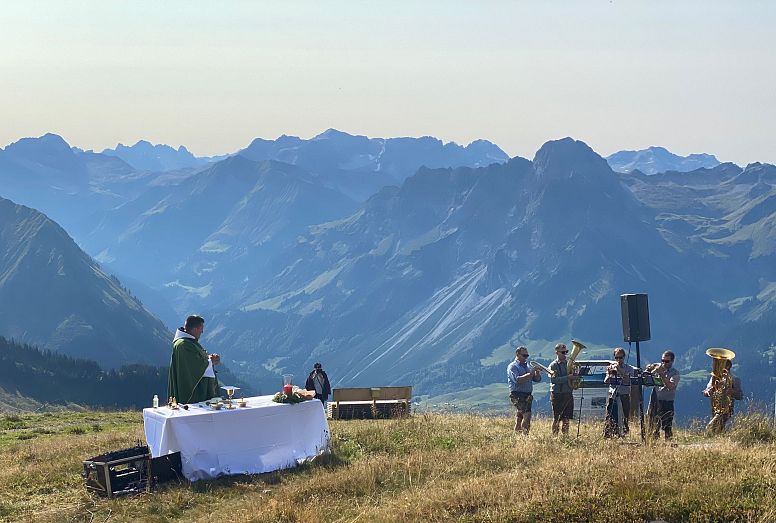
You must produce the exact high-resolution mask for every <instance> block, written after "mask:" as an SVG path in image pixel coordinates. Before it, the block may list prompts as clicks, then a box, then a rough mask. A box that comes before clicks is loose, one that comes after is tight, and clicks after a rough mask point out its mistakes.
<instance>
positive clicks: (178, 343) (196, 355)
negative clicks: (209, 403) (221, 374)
mask: <svg viewBox="0 0 776 523" xmlns="http://www.w3.org/2000/svg"><path fill="white" fill-rule="evenodd" d="M203 332H205V319H204V318H203V317H202V316H197V315H196V314H192V315H191V316H189V317H188V318H186V323H185V324H184V325H183V327H178V330H177V331H175V337H174V338H173V340H172V357H171V358H170V371H169V374H168V377H167V395H168V397H174V398H175V400H176V401H177V402H178V403H198V402H200V401H205V400H209V399H210V398H214V397H216V396H218V379H216V374H215V371H214V370H213V365H218V364H219V363H221V357H220V356H219V355H218V354H208V353H207V351H205V349H204V348H202V345H200V344H199V338H200V337H201V336H202V333H203Z"/></svg>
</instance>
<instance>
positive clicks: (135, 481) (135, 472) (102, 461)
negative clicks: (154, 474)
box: [84, 445, 151, 498]
mask: <svg viewBox="0 0 776 523" xmlns="http://www.w3.org/2000/svg"><path fill="white" fill-rule="evenodd" d="M150 477H151V451H150V450H149V449H148V447H147V446H145V445H143V446H137V447H132V448H129V449H124V450H118V451H116V452H108V453H107V454H101V455H99V456H95V457H93V458H90V459H87V460H85V461H84V481H85V482H86V490H88V491H90V492H94V493H96V494H99V495H100V496H107V497H109V498H110V497H113V496H119V495H123V494H138V493H140V492H147V491H148V489H149V488H150V482H149V481H148V480H149V478H150Z"/></svg>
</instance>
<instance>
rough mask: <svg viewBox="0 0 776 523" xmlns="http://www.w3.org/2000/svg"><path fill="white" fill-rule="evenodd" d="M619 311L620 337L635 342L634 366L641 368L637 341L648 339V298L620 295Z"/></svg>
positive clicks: (641, 402)
mask: <svg viewBox="0 0 776 523" xmlns="http://www.w3.org/2000/svg"><path fill="white" fill-rule="evenodd" d="M620 312H621V314H622V337H623V340H624V341H627V342H628V343H632V342H634V341H635V342H636V366H637V367H638V368H639V369H641V348H640V347H639V342H642V341H648V340H649V339H650V337H651V334H650V330H649V300H648V298H647V295H646V294H622V295H620ZM642 387H643V383H642V380H641V379H639V426H640V428H641V441H646V437H645V434H644V393H643V389H642Z"/></svg>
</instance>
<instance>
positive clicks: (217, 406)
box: [210, 401, 224, 410]
mask: <svg viewBox="0 0 776 523" xmlns="http://www.w3.org/2000/svg"><path fill="white" fill-rule="evenodd" d="M223 406H224V404H223V403H221V402H220V401H219V402H218V403H211V404H210V408H212V409H215V410H221V407H223Z"/></svg>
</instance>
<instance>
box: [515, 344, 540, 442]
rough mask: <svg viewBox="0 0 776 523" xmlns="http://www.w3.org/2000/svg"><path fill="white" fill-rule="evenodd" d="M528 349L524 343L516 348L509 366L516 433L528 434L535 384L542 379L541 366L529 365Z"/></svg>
mask: <svg viewBox="0 0 776 523" xmlns="http://www.w3.org/2000/svg"><path fill="white" fill-rule="evenodd" d="M528 356H529V355H528V349H527V348H526V347H523V346H522V345H521V346H520V347H518V348H517V350H515V359H514V361H512V363H510V364H509V366H508V367H507V382H508V383H509V400H510V401H511V402H512V405H514V407H515V433H517V434H520V433H523V434H525V435H526V436H527V435H528V431H529V430H530V429H531V404H532V403H533V384H534V382H539V381H541V380H542V377H541V375H540V374H539V368H538V367H537V368H535V369H531V368H530V367H529V366H528Z"/></svg>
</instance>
